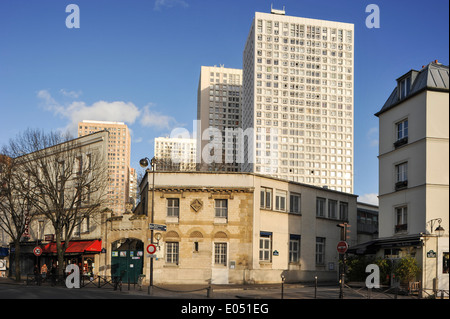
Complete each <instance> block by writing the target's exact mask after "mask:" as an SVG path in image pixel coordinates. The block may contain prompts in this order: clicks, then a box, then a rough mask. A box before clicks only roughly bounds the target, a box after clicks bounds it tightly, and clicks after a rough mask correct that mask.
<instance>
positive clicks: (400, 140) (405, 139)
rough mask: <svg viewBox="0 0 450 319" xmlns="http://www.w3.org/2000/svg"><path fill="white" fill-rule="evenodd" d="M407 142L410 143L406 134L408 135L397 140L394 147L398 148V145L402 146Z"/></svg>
mask: <svg viewBox="0 0 450 319" xmlns="http://www.w3.org/2000/svg"><path fill="white" fill-rule="evenodd" d="M405 144H408V136H406V137H404V138H401V139H399V140H396V141H395V142H394V147H395V148H398V147H400V146H402V145H405Z"/></svg>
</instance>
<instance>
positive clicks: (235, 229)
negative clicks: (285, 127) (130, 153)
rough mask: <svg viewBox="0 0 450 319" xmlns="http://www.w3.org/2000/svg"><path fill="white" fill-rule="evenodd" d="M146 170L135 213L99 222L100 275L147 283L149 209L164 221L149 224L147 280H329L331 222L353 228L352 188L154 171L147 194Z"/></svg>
mask: <svg viewBox="0 0 450 319" xmlns="http://www.w3.org/2000/svg"><path fill="white" fill-rule="evenodd" d="M152 174H153V173H152V171H147V173H146V175H145V176H144V178H143V181H142V183H141V185H140V186H141V187H140V188H141V202H140V203H139V205H138V206H137V207H136V209H135V211H134V213H128V214H124V215H123V216H117V217H112V218H110V219H109V220H108V222H107V225H106V229H107V232H106V234H105V235H104V240H105V242H106V243H107V245H106V247H107V250H108V253H107V254H106V256H105V263H106V264H107V265H109V266H108V267H107V268H110V269H109V270H110V272H108V271H106V272H105V274H108V273H111V274H113V275H114V274H120V273H121V272H122V273H124V272H125V270H127V271H128V272H129V273H130V272H133V274H131V275H130V276H132V278H137V276H138V275H139V274H140V273H142V274H144V275H145V278H146V280H147V282H148V279H149V278H150V258H149V257H150V255H149V253H148V252H147V251H146V248H147V247H148V246H149V244H151V242H152V241H151V230H149V224H150V223H151V221H152V211H153V224H157V225H163V226H165V227H164V228H162V229H160V230H154V240H153V243H154V244H155V246H156V252H155V254H154V255H155V256H156V258H154V259H153V269H154V271H153V278H154V284H161V283H192V284H194V283H196V284H208V283H213V284H225V283H236V284H238V283H269V282H280V280H281V278H280V276H281V275H284V276H285V277H286V280H287V281H291V282H292V281H312V280H314V276H318V278H319V280H321V281H326V280H337V278H338V268H339V267H338V260H339V254H338V252H337V250H336V245H337V243H338V241H339V240H340V230H339V228H337V227H336V225H337V224H339V223H342V222H343V221H344V222H348V223H349V224H352V225H356V198H357V196H356V195H352V194H347V193H342V192H337V191H332V190H329V189H325V188H321V187H316V186H311V185H305V184H300V183H296V182H288V181H285V180H280V179H276V178H272V177H267V176H261V175H256V174H253V173H244V174H236V173H219V172H215V173H212V172H210V173H206V172H203V173H198V172H156V173H155V176H154V177H155V179H154V180H155V186H154V201H152V193H153V189H152V185H153V182H152V181H153V176H152ZM152 203H153V205H152ZM152 206H153V210H152ZM109 223H110V224H109ZM348 240H349V244H350V245H352V244H356V236H354V238H353V237H351V236H350V238H349V239H348ZM109 249H111V250H109ZM121 258H122V259H121ZM126 260H128V264H127V261H126ZM131 264H133V265H132V266H130V265H131ZM130 268H131V269H132V270H130ZM104 270H107V269H106V268H104ZM126 276H128V275H126ZM133 276H134V277H133ZM125 280H127V278H125Z"/></svg>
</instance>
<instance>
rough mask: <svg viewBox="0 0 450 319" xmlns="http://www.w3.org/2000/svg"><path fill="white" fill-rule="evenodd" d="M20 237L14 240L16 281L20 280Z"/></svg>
mask: <svg viewBox="0 0 450 319" xmlns="http://www.w3.org/2000/svg"><path fill="white" fill-rule="evenodd" d="M20 258H21V257H20V239H16V240H14V270H15V273H16V281H20Z"/></svg>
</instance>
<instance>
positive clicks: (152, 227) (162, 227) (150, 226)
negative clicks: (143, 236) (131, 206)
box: [148, 224, 167, 231]
mask: <svg viewBox="0 0 450 319" xmlns="http://www.w3.org/2000/svg"><path fill="white" fill-rule="evenodd" d="M148 229H150V230H159V231H167V226H166V225H159V224H148Z"/></svg>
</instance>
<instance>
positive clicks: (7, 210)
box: [0, 148, 33, 281]
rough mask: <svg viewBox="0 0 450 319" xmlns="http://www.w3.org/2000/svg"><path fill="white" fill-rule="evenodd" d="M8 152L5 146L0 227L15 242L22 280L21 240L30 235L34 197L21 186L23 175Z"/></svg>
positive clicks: (0, 183)
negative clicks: (29, 227)
mask: <svg viewBox="0 0 450 319" xmlns="http://www.w3.org/2000/svg"><path fill="white" fill-rule="evenodd" d="M7 153H8V152H7V150H6V149H5V148H4V149H3V150H2V152H0V228H1V229H3V230H4V231H5V232H6V234H8V236H9V237H10V238H11V240H12V241H13V242H14V249H15V258H14V269H15V277H16V280H17V281H20V277H21V272H20V241H21V240H22V238H24V237H26V236H27V235H28V234H27V231H28V225H29V224H30V223H31V220H32V218H33V215H32V214H31V207H32V202H33V198H32V194H28V193H26V192H22V190H21V188H20V187H19V185H20V184H21V178H22V176H21V174H18V171H17V170H16V166H17V165H16V161H15V160H14V159H13V158H11V157H10V156H8V155H7Z"/></svg>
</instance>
